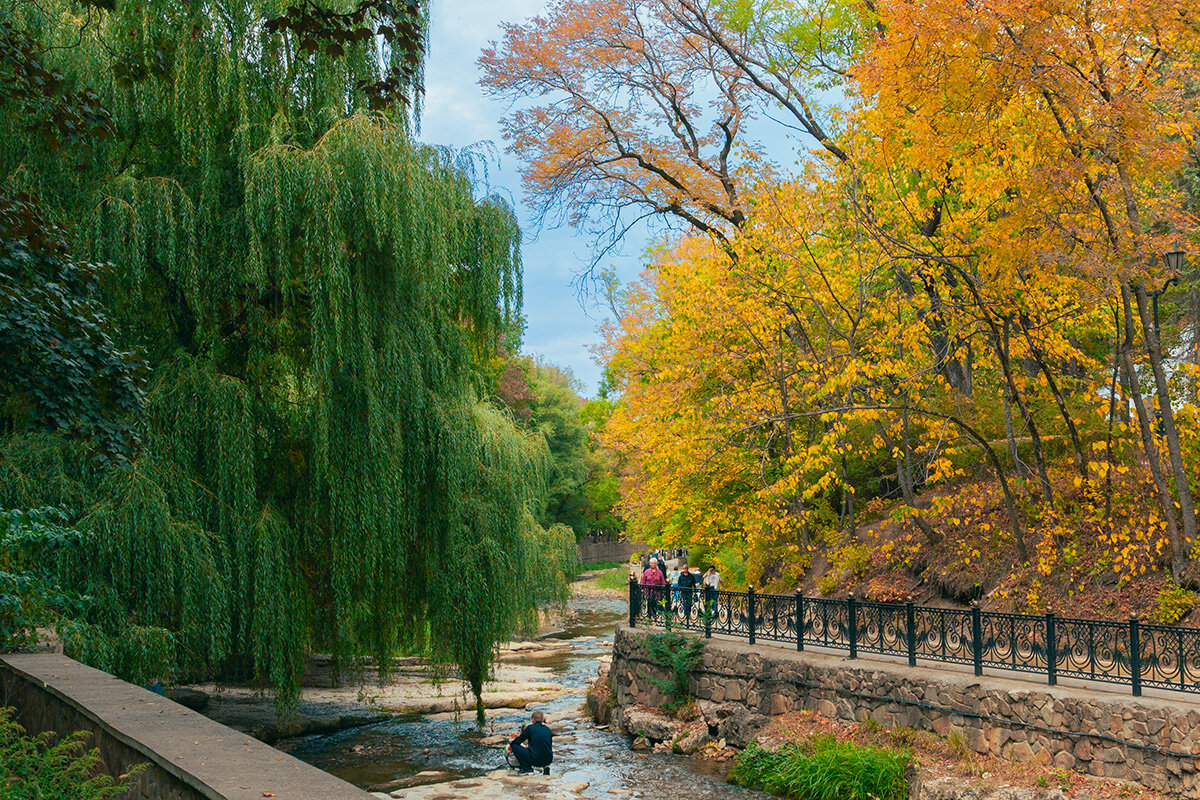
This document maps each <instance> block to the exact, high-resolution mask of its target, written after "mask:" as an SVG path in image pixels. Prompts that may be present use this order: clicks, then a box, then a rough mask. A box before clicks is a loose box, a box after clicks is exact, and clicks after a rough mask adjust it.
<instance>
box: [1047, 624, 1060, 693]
mask: <svg viewBox="0 0 1200 800" xmlns="http://www.w3.org/2000/svg"><path fill="white" fill-rule="evenodd" d="M1046 683H1047V685H1049V686H1057V685H1058V639H1057V637H1056V636H1055V631H1054V612H1053V611H1051V610H1049V609H1047V610H1046Z"/></svg>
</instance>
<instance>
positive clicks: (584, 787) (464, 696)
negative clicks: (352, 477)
mask: <svg viewBox="0 0 1200 800" xmlns="http://www.w3.org/2000/svg"><path fill="white" fill-rule="evenodd" d="M575 589H576V590H575V593H574V597H573V600H572V602H571V605H570V607H569V608H568V609H567V610H566V612H565V613H564V614H562V615H561V616H558V617H556V618H551V619H548V620H547V621H546V622H547V624H546V626H545V629H544V630H543V633H542V635H541V636H539V638H538V639H536V640H535V641H531V642H514V643H510V644H509V645H507V646H506V647H504V648H502V649H501V652H500V658H499V661H498V664H497V667H496V672H495V676H494V680H492V681H490V682H489V683H488V684H487V685H486V686H485V688H484V703H485V705H486V706H487V712H486V719H487V721H486V725H485V728H484V730H482V731H480V730H478V729H476V728H475V725H474V711H473V707H472V702H471V698H470V694H469V692H468V690H467V687H466V686H465V685H464V684H463V683H462V682H461V681H457V680H455V679H453V678H452V677H451V676H448V675H446V674H441V673H438V672H437V671H436V670H433V669H431V668H430V667H429V666H428V665H426V664H423V663H421V662H420V661H418V660H416V659H397V660H396V661H395V662H394V663H393V665H392V668H391V676H390V678H389V681H388V682H387V684H386V685H385V686H379V685H377V684H378V681H375V680H367V681H365V682H363V683H362V685H361V686H360V685H359V684H358V683H355V684H354V685H353V686H351V687H349V688H335V687H334V686H333V685H332V683H333V676H332V675H331V674H330V672H329V666H330V665H329V662H328V660H325V659H320V658H317V659H314V660H313V661H312V663H311V664H310V669H309V675H308V676H307V678H306V681H305V683H306V684H308V685H307V686H306V687H305V688H304V690H303V693H302V700H301V703H300V706H299V708H298V710H297V712H296V713H295V714H293V715H290V716H288V717H286V718H279V717H278V716H277V715H276V713H275V708H274V704H273V703H272V701H271V700H270V698H269V697H264V696H262V695H260V694H256V693H254V692H253V691H250V690H245V689H235V688H218V687H200V688H203V689H204V690H205V691H206V692H207V694H208V704H207V707H206V708H205V709H204V713H206V714H209V715H210V716H212V717H213V718H215V719H217V720H219V721H221V722H224V723H226V724H229V725H231V726H232V727H235V728H238V729H240V730H243V731H245V732H247V733H250V734H252V735H255V736H257V737H259V738H261V739H265V740H267V741H272V742H274V743H275V746H276V747H278V748H280V749H281V750H285V751H287V752H290V753H292V754H293V755H295V756H297V757H299V758H301V759H303V760H305V761H308V762H309V763H311V764H313V765H314V766H317V767H320V768H321V769H324V770H326V771H328V772H331V773H333V774H335V775H338V776H339V777H341V778H343V779H345V780H347V781H349V782H351V783H354V784H356V785H358V786H361V787H363V788H364V789H367V790H368V791H371V792H373V793H374V794H375V795H376V796H377V797H379V798H381V800H382V799H383V798H395V800H535V799H536V800H543V799H545V800H577V799H581V798H590V800H606V799H608V800H611V799H612V798H624V797H628V798H631V799H632V798H637V799H638V800H641V799H642V798H645V800H656V799H657V798H662V799H663V800H666V798H678V797H687V798H689V800H726V799H727V798H737V799H738V800H753V799H754V798H763V800H765V798H767V797H768V796H767V795H764V794H762V793H759V792H752V791H749V790H745V789H742V788H740V787H737V786H733V785H731V784H728V783H726V782H725V780H724V778H725V774H726V772H727V770H728V767H729V764H730V763H731V761H732V759H733V758H734V757H735V756H736V753H737V752H738V749H737V748H740V747H744V746H745V745H746V744H748V743H749V742H750V741H751V740H752V739H753V740H757V741H759V742H760V743H761V744H764V745H765V746H768V747H772V746H778V744H779V743H780V742H782V741H783V739H784V738H786V736H788V735H794V734H795V733H796V731H797V730H800V729H807V728H809V727H811V728H812V730H813V732H819V731H821V730H823V729H824V727H823V726H825V723H823V722H821V720H820V719H817V718H810V717H806V718H804V719H799V718H797V719H791V718H790V717H782V718H779V719H776V718H774V717H773V718H771V720H768V719H766V718H764V717H762V716H760V715H757V714H752V713H751V712H749V711H748V710H747V709H746V708H745V707H744V706H741V705H739V704H736V703H698V704H696V706H695V707H694V709H693V712H694V713H693V715H692V716H691V717H690V718H687V719H683V720H680V719H676V718H673V717H668V716H666V715H664V714H662V713H661V712H659V711H658V710H656V709H652V708H646V707H627V708H611V707H610V708H609V709H608V711H609V717H607V718H604V719H602V722H601V723H599V724H598V723H597V722H595V721H594V720H593V719H592V716H591V714H590V713H588V712H587V711H585V708H584V704H583V701H584V693H585V692H586V691H587V689H588V687H589V685H591V684H593V683H594V682H595V681H596V679H597V675H600V676H603V674H604V673H605V672H606V670H607V667H608V664H609V661H610V659H611V648H612V635H613V631H614V628H615V626H616V623H617V622H618V621H619V620H620V619H622V618H623V617H624V615H625V614H626V613H627V610H626V607H625V603H624V598H623V596H622V594H621V593H614V592H605V591H598V590H596V589H595V587H594V586H592V585H591V584H589V583H588V582H586V581H583V582H580V583H578V584H577V585H576V587H575ZM603 686H604V683H603V681H600V683H599V689H600V691H599V692H598V693H597V692H593V698H592V705H593V706H595V705H596V704H597V703H596V698H597V697H599V699H600V705H603ZM535 708H536V709H539V710H541V711H543V712H544V713H545V714H546V716H547V721H548V722H549V724H550V725H551V727H552V728H553V729H554V731H555V763H554V764H553V766H552V767H551V773H552V774H551V775H549V776H543V775H540V774H537V775H521V776H518V775H517V774H516V773H515V772H514V771H512V770H509V769H507V768H505V766H504V761H503V746H504V743H505V742H506V741H507V740H508V738H509V735H510V734H511V733H514V732H516V731H517V730H519V729H520V727H521V725H523V724H525V723H526V722H528V720H529V714H530V711H531V710H533V709H535ZM817 717H819V715H817ZM831 732H833V733H835V735H837V736H838V738H854V737H855V736H858V735H860V734H861V732H857V731H853V730H851V729H850V728H847V729H846V730H837V731H831ZM922 758H923V761H924V762H925V763H924V765H923V767H922V768H921V769H919V770H913V771H912V774H911V776H910V777H911V780H910V792H909V800H1061V798H1071V800H1075V799H1076V798H1080V799H1081V800H1082V799H1083V798H1107V797H1116V796H1118V795H1116V794H1110V793H1109V791H1107V789H1109V787H1102V786H1101V785H1099V784H1097V783H1095V782H1091V781H1084V780H1083V779H1082V776H1080V779H1079V780H1075V781H1073V783H1072V786H1071V787H1070V791H1067V792H1065V793H1064V792H1063V791H1062V789H1060V788H1057V787H1056V786H1054V785H1053V784H1051V785H1050V786H1036V785H1034V786H1031V785H1030V782H1031V781H1030V780H1029V776H1025V777H1026V779H1025V780H1021V781H1018V780H1013V779H1010V776H1009V775H1008V774H1007V772H1009V771H1011V770H1006V769H1005V768H1003V766H1002V765H999V764H991V763H990V762H986V761H978V762H976V763H974V765H973V766H972V767H971V769H970V770H969V771H968V773H966V774H964V773H962V772H961V771H958V774H954V775H947V774H944V773H945V770H941V771H939V769H938V768H937V765H933V764H931V762H932V761H933V759H931V758H928V757H926V756H923V757H922ZM948 764H949V762H947V763H943V764H942V765H941V766H942V767H948ZM931 765H932V766H934V767H935V768H934V769H930V768H929V767H930V766H931ZM949 771H951V772H956V771H957V770H955V769H950V770H949ZM1014 774H1015V773H1014ZM1022 783H1023V784H1024V785H1020V784H1022ZM1116 788H1118V789H1119V787H1116ZM1114 790H1115V789H1114Z"/></svg>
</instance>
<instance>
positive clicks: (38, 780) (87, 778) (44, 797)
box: [0, 708, 146, 800]
mask: <svg viewBox="0 0 1200 800" xmlns="http://www.w3.org/2000/svg"><path fill="white" fill-rule="evenodd" d="M14 713H15V710H14V709H12V708H0V798H2V800H111V798H115V797H118V796H120V795H122V794H123V793H124V792H125V790H126V788H127V787H128V786H129V785H130V783H131V782H132V781H133V779H134V778H136V776H137V775H139V774H141V773H142V772H143V771H144V770H145V768H146V765H139V766H137V767H135V768H134V769H133V770H131V771H130V773H129V775H127V776H125V777H124V778H122V779H121V780H117V779H114V778H113V777H112V776H110V775H105V774H103V773H100V772H98V770H97V767H98V766H99V765H100V751H99V750H97V749H96V748H92V749H91V750H87V749H86V746H87V741H88V739H90V738H91V734H90V733H87V732H85V731H76V732H75V733H73V734H72V735H70V736H67V737H65V738H63V739H60V740H59V741H57V742H56V741H54V739H55V736H54V734H53V733H52V732H50V731H47V732H45V733H42V734H40V735H38V736H27V735H26V734H25V730H24V728H22V727H21V726H20V725H18V724H17V723H16V722H15V721H14V720H13V714H14Z"/></svg>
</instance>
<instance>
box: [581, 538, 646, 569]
mask: <svg viewBox="0 0 1200 800" xmlns="http://www.w3.org/2000/svg"><path fill="white" fill-rule="evenodd" d="M575 547H576V549H577V550H579V561H580V562H581V563H583V564H596V563H598V562H601V561H628V560H629V557H630V556H631V555H633V554H634V553H644V552H646V551H647V550H648V549H649V547H648V546H647V545H646V543H645V542H589V541H586V540H582V541H580V542H578V543H576V545H575Z"/></svg>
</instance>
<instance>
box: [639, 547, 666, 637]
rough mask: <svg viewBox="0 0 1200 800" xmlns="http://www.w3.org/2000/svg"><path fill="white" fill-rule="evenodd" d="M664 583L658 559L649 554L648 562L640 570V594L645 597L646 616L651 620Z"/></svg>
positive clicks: (664, 576) (659, 600)
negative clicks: (641, 570) (643, 569)
mask: <svg viewBox="0 0 1200 800" xmlns="http://www.w3.org/2000/svg"><path fill="white" fill-rule="evenodd" d="M666 585H667V578H666V575H664V574H663V572H662V570H660V569H659V568H658V559H657V558H655V557H654V556H651V557H650V564H649V565H648V566H647V567H646V569H645V571H644V572H642V595H643V596H644V597H645V598H646V616H648V617H649V618H650V620H651V621H653V620H654V618H655V616H656V614H657V611H658V606H659V604H660V603H661V602H662V596H663V592H664V591H665V590H666V589H665V587H666Z"/></svg>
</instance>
